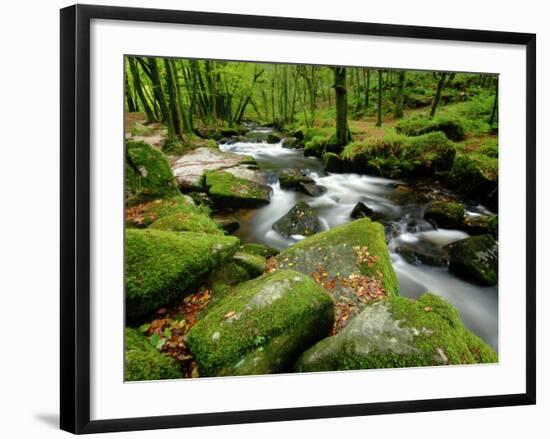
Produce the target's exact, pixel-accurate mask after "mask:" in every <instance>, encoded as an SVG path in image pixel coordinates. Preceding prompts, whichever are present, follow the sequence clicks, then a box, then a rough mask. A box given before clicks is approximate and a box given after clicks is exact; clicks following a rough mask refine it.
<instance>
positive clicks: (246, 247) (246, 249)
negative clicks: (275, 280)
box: [239, 242, 280, 258]
mask: <svg viewBox="0 0 550 439" xmlns="http://www.w3.org/2000/svg"><path fill="white" fill-rule="evenodd" d="M239 251H240V252H242V253H250V254H252V255H258V256H263V257H264V258H270V257H272V256H276V255H278V254H279V253H280V252H279V250H277V249H276V248H273V247H267V246H265V245H263V244H257V243H254V242H249V243H246V244H243V245H241V248H240V249H239Z"/></svg>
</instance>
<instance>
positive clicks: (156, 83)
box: [147, 57, 176, 140]
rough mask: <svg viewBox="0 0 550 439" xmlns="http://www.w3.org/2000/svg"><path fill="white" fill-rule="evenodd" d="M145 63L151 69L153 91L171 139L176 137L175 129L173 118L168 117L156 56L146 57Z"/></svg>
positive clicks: (168, 112)
mask: <svg viewBox="0 0 550 439" xmlns="http://www.w3.org/2000/svg"><path fill="white" fill-rule="evenodd" d="M147 64H148V66H149V69H150V70H151V80H152V81H153V93H154V94H155V98H156V100H157V102H158V104H159V106H160V110H161V113H162V118H163V120H164V122H165V123H166V126H167V128H168V139H170V140H173V139H174V138H175V137H176V131H175V129H174V120H173V119H172V117H170V111H169V109H168V105H167V104H166V99H165V97H164V92H163V90H162V83H161V81H160V73H159V68H158V64H157V59H156V58H150V57H149V58H147Z"/></svg>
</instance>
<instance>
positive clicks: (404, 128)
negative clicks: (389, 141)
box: [396, 116, 465, 141]
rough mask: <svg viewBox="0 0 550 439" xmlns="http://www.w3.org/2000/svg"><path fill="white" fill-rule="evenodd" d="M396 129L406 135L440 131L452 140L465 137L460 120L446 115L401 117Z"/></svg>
mask: <svg viewBox="0 0 550 439" xmlns="http://www.w3.org/2000/svg"><path fill="white" fill-rule="evenodd" d="M396 130H397V132H399V133H403V134H405V135H407V136H421V135H422V134H427V133H433V132H436V131H441V132H443V133H445V135H446V136H447V137H448V138H449V139H450V140H453V141H460V140H464V138H465V132H464V126H463V123H462V120H461V119H460V118H450V117H448V116H438V117H435V118H433V119H429V118H424V117H414V118H406V119H401V120H400V121H399V122H398V124H397V126H396Z"/></svg>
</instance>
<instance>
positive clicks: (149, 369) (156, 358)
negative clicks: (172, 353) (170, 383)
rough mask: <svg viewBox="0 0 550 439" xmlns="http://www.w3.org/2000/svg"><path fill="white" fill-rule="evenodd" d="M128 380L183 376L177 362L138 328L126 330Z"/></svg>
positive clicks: (126, 371) (163, 378)
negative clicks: (158, 348)
mask: <svg viewBox="0 0 550 439" xmlns="http://www.w3.org/2000/svg"><path fill="white" fill-rule="evenodd" d="M124 340H125V356H124V357H125V361H124V379H125V380H126V381H150V380H166V379H176V378H182V374H181V371H180V369H179V367H178V365H177V363H176V362H175V361H174V360H173V359H171V358H169V357H166V356H164V355H162V354H161V353H160V352H158V351H157V350H156V349H155V348H154V347H153V346H151V344H150V343H149V341H148V340H147V339H146V338H145V337H144V336H143V335H141V334H140V332H139V331H138V330H136V329H131V328H126V329H125V330H124Z"/></svg>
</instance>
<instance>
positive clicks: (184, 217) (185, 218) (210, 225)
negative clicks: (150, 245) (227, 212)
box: [149, 211, 224, 235]
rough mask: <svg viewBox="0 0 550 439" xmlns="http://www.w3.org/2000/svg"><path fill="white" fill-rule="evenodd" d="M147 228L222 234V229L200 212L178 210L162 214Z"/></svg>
mask: <svg viewBox="0 0 550 439" xmlns="http://www.w3.org/2000/svg"><path fill="white" fill-rule="evenodd" d="M149 229H155V230H165V231H169V232H199V233H209V234H212V235H223V234H224V233H223V231H222V229H220V228H219V227H218V225H217V224H216V223H215V222H214V221H213V220H212V218H210V217H209V216H208V215H206V214H204V213H202V212H197V211H195V212H193V211H190V212H179V213H175V214H173V215H168V216H164V217H162V218H159V219H158V220H156V221H155V222H154V223H153V224H151V225H150V226H149Z"/></svg>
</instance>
